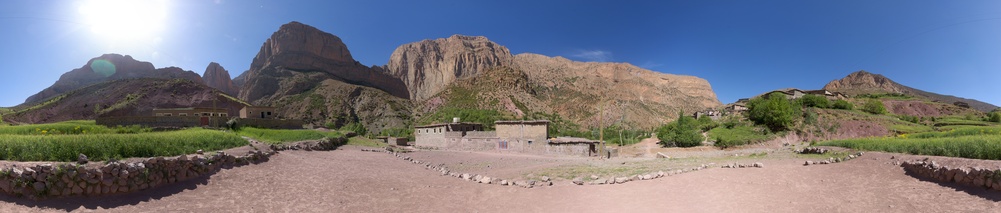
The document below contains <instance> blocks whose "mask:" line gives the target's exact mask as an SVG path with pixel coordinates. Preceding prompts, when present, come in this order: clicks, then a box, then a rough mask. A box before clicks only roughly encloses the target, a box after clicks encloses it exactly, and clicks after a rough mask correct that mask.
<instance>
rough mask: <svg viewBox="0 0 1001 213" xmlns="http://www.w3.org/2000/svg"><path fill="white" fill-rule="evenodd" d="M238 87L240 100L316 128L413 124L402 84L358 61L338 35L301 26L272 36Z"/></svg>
mask: <svg viewBox="0 0 1001 213" xmlns="http://www.w3.org/2000/svg"><path fill="white" fill-rule="evenodd" d="M234 83H236V84H237V85H240V86H239V87H240V88H241V90H240V93H239V97H240V99H243V100H246V101H248V102H250V103H252V104H254V105H264V106H273V107H276V108H277V111H278V113H279V115H284V117H287V118H296V119H305V120H306V121H307V122H308V123H312V124H316V125H324V124H328V123H330V124H335V125H337V126H339V125H343V124H346V123H361V124H363V125H364V126H365V127H366V128H368V129H369V130H370V131H373V132H376V133H378V131H380V130H382V129H385V128H403V127H406V125H407V124H409V123H410V119H409V117H410V113H409V109H410V105H409V102H408V100H407V98H408V97H409V92H408V91H407V88H406V85H404V84H403V82H402V81H400V80H399V79H397V78H395V77H393V76H390V75H388V74H386V73H385V72H384V71H382V68H379V67H366V66H363V65H361V64H360V63H358V62H357V61H355V60H354V59H353V58H352V57H351V53H350V52H349V51H348V49H347V46H346V45H345V44H344V43H343V42H342V41H341V39H340V38H338V37H337V36H334V35H332V34H330V33H326V32H323V31H320V30H318V29H316V28H314V27H311V26H308V25H304V24H302V23H298V22H291V23H288V24H285V25H282V26H281V27H280V28H279V29H278V31H277V32H275V33H274V34H272V35H271V38H269V39H268V40H267V41H266V42H265V43H264V45H263V46H261V50H260V52H258V53H257V56H256V57H255V58H254V60H253V62H252V63H251V65H250V70H248V71H246V72H244V73H243V74H241V75H240V76H238V77H237V78H236V79H234Z"/></svg>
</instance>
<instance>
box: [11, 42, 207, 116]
mask: <svg viewBox="0 0 1001 213" xmlns="http://www.w3.org/2000/svg"><path fill="white" fill-rule="evenodd" d="M135 78H160V79H175V78H181V79H187V80H189V81H192V82H196V83H201V84H204V82H203V80H202V77H201V76H198V74H197V73H194V72H191V71H185V70H183V69H181V68H177V67H167V68H160V69H156V68H154V67H153V64H152V63H149V62H145V61H137V60H135V59H132V56H128V55H119V54H105V55H102V56H100V57H97V58H93V59H90V61H88V62H87V63H86V64H84V66H82V67H80V68H77V69H74V70H72V71H69V72H66V73H64V74H63V75H62V76H60V77H59V80H58V81H56V82H55V83H53V84H52V86H49V87H48V88H45V89H44V90H42V91H40V92H38V93H37V94H35V95H32V96H31V97H28V99H27V100H25V101H24V102H25V103H26V104H34V103H38V102H41V101H45V100H46V99H49V98H52V97H55V96H58V95H61V94H63V93H66V92H70V91H73V90H76V89H80V88H83V87H86V86H90V85H93V84H96V83H101V82H107V81H114V80H119V79H135Z"/></svg>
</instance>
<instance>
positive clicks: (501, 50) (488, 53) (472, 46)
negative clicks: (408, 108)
mask: <svg viewBox="0 0 1001 213" xmlns="http://www.w3.org/2000/svg"><path fill="white" fill-rule="evenodd" d="M511 60H512V56H511V52H510V51H509V50H508V49H507V48H506V47H504V46H501V45H499V44H497V43H494V42H492V41H490V40H487V38H486V37H483V36H464V35H453V36H451V37H448V38H439V39H435V40H423V41H420V42H415V43H410V44H404V45H402V46H400V47H397V48H396V50H395V51H393V54H392V55H391V56H390V58H389V64H387V65H386V71H387V72H388V73H390V74H391V75H393V76H395V77H397V78H399V79H401V80H403V82H404V83H405V84H406V85H407V88H408V89H409V91H410V97H411V99H414V100H419V101H420V100H425V99H428V98H430V97H431V96H434V95H435V94H438V93H439V92H441V91H443V90H444V89H445V88H446V87H448V86H449V85H450V84H452V82H455V81H456V79H462V78H467V77H471V76H476V75H477V74H479V73H480V72H483V71H485V70H487V69H491V68H494V67H498V66H509V65H510V64H511Z"/></svg>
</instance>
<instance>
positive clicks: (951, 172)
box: [900, 160, 1001, 191]
mask: <svg viewBox="0 0 1001 213" xmlns="http://www.w3.org/2000/svg"><path fill="white" fill-rule="evenodd" d="M900 166H901V167H903V168H904V170H905V171H908V172H910V173H911V174H912V175H915V176H919V177H924V178H928V179H931V180H934V181H938V182H943V183H949V182H953V183H956V184H959V185H964V186H973V187H983V188H986V189H991V190H994V191H1001V169H996V170H991V169H986V168H970V167H956V168H952V167H948V166H943V165H939V164H938V163H936V162H935V161H926V160H915V161H905V162H903V163H901V164H900Z"/></svg>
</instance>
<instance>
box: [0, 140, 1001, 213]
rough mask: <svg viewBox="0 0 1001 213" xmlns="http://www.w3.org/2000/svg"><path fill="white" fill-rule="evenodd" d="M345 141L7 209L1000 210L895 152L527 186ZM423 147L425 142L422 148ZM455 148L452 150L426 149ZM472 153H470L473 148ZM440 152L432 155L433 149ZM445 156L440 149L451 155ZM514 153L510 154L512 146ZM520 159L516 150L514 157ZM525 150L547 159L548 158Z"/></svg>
mask: <svg viewBox="0 0 1001 213" xmlns="http://www.w3.org/2000/svg"><path fill="white" fill-rule="evenodd" d="M359 149H360V147H351V146H345V147H342V150H338V151H332V152H305V151H287V152H283V153H281V154H278V155H276V156H274V157H273V158H272V159H271V161H269V162H266V163H263V164H260V165H253V166H246V167H239V168H235V169H229V170H223V171H220V172H219V173H217V174H216V175H213V176H212V177H211V178H208V179H202V180H194V181H188V182H185V183H182V184H180V185H178V186H174V187H169V188H159V189H155V190H152V191H148V192H144V193H140V194H133V195H123V196H112V197H99V198H83V199H80V198H78V199H61V200H46V201H29V200H24V199H20V198H11V197H6V196H2V195H0V200H3V201H4V202H0V212H37V211H91V210H98V211H112V212H164V211H181V212H189V211H195V212H207V211H223V212H234V211H236V212H262V211H266V212H470V211H476V212H991V211H995V212H996V211H997V209H1001V204H999V202H998V201H1001V195H999V194H998V193H996V192H985V191H984V190H982V189H965V188H960V189H961V190H957V189H956V188H952V187H946V186H941V185H939V184H936V183H932V182H927V181H922V180H919V179H915V178H913V177H910V176H907V175H905V174H904V171H903V170H902V169H901V168H900V167H898V166H893V165H891V164H890V163H889V162H890V160H889V156H890V155H888V154H880V153H870V154H866V155H865V157H863V158H859V159H856V160H852V161H849V162H845V163H840V164H833V165H818V166H802V165H800V164H801V163H802V161H800V160H798V159H776V160H766V161H763V162H764V163H765V165H766V166H765V168H762V169H721V168H715V169H708V170H704V171H698V172H693V173H687V174H682V175H677V176H671V177H665V178H660V179H656V180H649V181H637V182H630V183H626V184H622V185H599V186H574V185H557V186H553V187H548V188H536V189H523V188H516V187H504V186H496V185H484V184H473V183H471V182H466V181H462V180H460V179H457V178H451V177H443V176H440V175H438V174H437V173H435V172H432V171H430V170H425V169H424V168H423V167H420V166H417V165H414V164H410V163H407V162H405V161H402V160H398V159H396V158H394V157H391V156H390V155H387V154H384V153H375V152H361V151H358V150H359ZM414 154H415V155H417V153H414ZM421 154H424V155H447V154H449V153H448V152H437V153H435V152H425V153H421ZM466 154H469V153H466ZM428 157H431V156H428ZM445 158H447V157H442V159H445ZM505 158H507V157H505ZM512 159H513V158H512ZM517 161H524V162H533V161H540V162H541V163H536V164H540V165H545V164H547V163H548V162H554V161H556V160H554V159H549V158H530V157H525V158H519V159H517Z"/></svg>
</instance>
